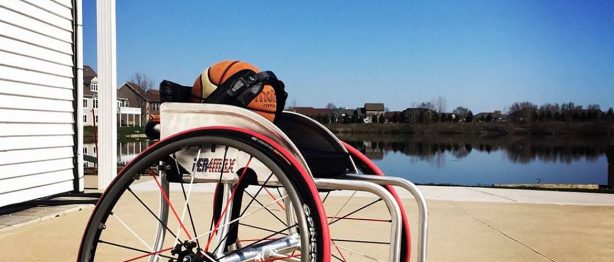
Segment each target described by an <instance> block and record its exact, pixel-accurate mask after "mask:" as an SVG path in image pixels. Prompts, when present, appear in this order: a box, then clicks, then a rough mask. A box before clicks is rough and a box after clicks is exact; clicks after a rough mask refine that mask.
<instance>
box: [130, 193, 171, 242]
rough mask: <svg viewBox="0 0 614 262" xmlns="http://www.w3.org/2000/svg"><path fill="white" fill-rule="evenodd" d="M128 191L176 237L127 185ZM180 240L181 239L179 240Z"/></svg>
mask: <svg viewBox="0 0 614 262" xmlns="http://www.w3.org/2000/svg"><path fill="white" fill-rule="evenodd" d="M128 192H130V193H131V194H132V195H133V196H134V197H135V198H136V200H138V201H139V202H140V203H141V205H143V207H145V208H146V209H147V211H149V213H150V214H151V215H152V216H153V217H154V218H155V219H156V220H158V222H159V223H160V225H162V226H164V228H165V229H166V231H168V233H170V234H171V235H173V237H175V238H178V237H177V235H175V233H173V231H172V230H171V229H170V228H168V226H166V224H165V223H164V222H162V220H161V219H160V218H159V217H158V216H157V215H156V214H154V212H153V211H152V210H151V209H150V208H149V207H148V206H147V205H145V203H144V202H143V200H141V198H140V197H139V196H137V195H136V194H135V193H134V191H132V189H131V188H130V187H128ZM179 242H181V241H179Z"/></svg>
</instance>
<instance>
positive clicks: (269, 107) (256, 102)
mask: <svg viewBox="0 0 614 262" xmlns="http://www.w3.org/2000/svg"><path fill="white" fill-rule="evenodd" d="M244 70H251V71H253V72H254V73H258V72H260V69H259V68H258V67H256V66H254V65H252V64H249V63H246V62H242V61H237V60H224V61H221V62H218V63H215V64H213V65H211V66H210V67H208V68H207V69H205V70H204V71H203V72H202V73H201V74H200V75H199V76H198V77H197V78H196V80H195V81H194V85H193V88H192V91H191V92H192V97H193V101H192V102H202V101H204V100H206V98H207V97H209V95H211V93H213V91H215V90H216V89H217V88H218V87H219V86H220V85H222V84H224V82H225V81H227V80H228V79H229V78H230V77H231V76H233V75H234V74H236V73H238V72H240V71H244ZM196 100H200V101H196ZM246 108H247V109H250V110H252V111H254V112H255V113H257V114H259V115H261V116H263V117H265V118H266V119H268V120H270V121H273V120H275V112H276V109H277V101H276V95H275V89H274V88H273V87H272V86H271V85H268V84H267V85H264V87H263V88H262V91H261V92H260V93H259V94H258V95H257V96H256V97H255V98H254V99H253V100H252V101H251V102H250V103H249V104H248V105H247V106H246Z"/></svg>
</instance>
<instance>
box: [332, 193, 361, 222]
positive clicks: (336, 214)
mask: <svg viewBox="0 0 614 262" xmlns="http://www.w3.org/2000/svg"><path fill="white" fill-rule="evenodd" d="M356 192H358V191H354V192H352V195H350V197H348V199H347V200H346V201H345V203H343V205H342V206H341V208H339V210H337V213H335V215H334V216H333V217H336V216H338V215H339V214H340V213H341V211H342V210H343V209H344V208H345V207H346V206H347V205H348V204H349V203H350V200H352V198H353V197H354V195H356Z"/></svg>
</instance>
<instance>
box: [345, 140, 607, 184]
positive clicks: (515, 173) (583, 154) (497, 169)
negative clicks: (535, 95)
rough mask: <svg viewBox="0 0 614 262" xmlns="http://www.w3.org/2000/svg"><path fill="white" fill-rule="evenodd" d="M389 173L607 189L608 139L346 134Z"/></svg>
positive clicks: (442, 180)
mask: <svg viewBox="0 0 614 262" xmlns="http://www.w3.org/2000/svg"><path fill="white" fill-rule="evenodd" d="M339 137H340V138H341V139H342V140H344V141H346V142H348V143H349V144H351V145H353V146H354V147H356V148H358V149H359V150H360V151H362V152H363V153H365V154H366V155H367V156H368V157H369V158H371V159H373V160H374V161H375V162H376V163H377V164H378V165H380V167H381V168H382V169H383V170H384V172H388V173H390V174H392V175H397V176H402V177H406V178H409V179H411V180H414V181H415V182H417V183H426V184H428V183H435V184H461V185H492V184H509V183H520V184H534V183H565V184H597V185H607V184H609V183H612V182H613V181H608V178H607V161H606V156H605V154H606V151H607V148H608V146H611V145H614V141H612V140H613V139H612V138H607V137H605V138H604V137H597V138H595V137H554V136H552V137H538V138H536V137H503V138H489V137H480V136H453V135H450V136H394V135H384V136H382V135H377V136H373V135H360V134H359V135H356V134H350V135H348V134H341V135H339Z"/></svg>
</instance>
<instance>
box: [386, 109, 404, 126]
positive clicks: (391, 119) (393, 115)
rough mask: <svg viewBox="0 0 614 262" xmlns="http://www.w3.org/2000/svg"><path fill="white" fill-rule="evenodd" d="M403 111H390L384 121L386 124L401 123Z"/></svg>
mask: <svg viewBox="0 0 614 262" xmlns="http://www.w3.org/2000/svg"><path fill="white" fill-rule="evenodd" d="M400 117H401V111H390V112H385V113H384V119H385V121H386V123H398V122H400Z"/></svg>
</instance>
